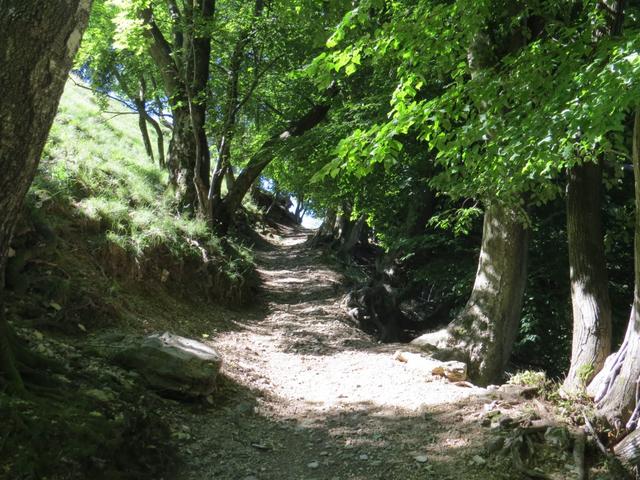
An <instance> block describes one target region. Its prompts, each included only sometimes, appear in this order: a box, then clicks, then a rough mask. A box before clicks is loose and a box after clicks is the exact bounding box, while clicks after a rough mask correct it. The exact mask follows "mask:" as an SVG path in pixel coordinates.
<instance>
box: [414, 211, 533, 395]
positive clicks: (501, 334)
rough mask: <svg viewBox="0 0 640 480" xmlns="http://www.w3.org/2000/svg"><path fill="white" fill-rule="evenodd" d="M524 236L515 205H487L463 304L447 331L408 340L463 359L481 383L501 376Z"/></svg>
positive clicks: (521, 276) (512, 333) (516, 307)
mask: <svg viewBox="0 0 640 480" xmlns="http://www.w3.org/2000/svg"><path fill="white" fill-rule="evenodd" d="M528 237H529V235H528V231H527V230H526V229H525V227H524V225H523V224H522V221H521V220H520V219H519V218H518V217H517V215H516V213H515V212H514V211H513V210H511V209H509V208H505V207H503V206H500V205H495V204H494V205H490V206H489V207H487V210H486V211H485V215H484V228H483V233H482V248H481V250H480V259H479V261H478V271H477V273H476V279H475V282H474V285H473V290H472V292H471V295H470V297H469V300H468V301H467V304H466V306H465V308H464V310H463V311H462V313H461V314H460V315H459V316H458V318H456V319H455V320H454V321H453V322H452V323H451V324H450V325H449V327H448V328H447V329H446V330H445V331H440V332H435V333H432V334H426V335H423V336H422V337H418V338H417V339H415V340H414V341H413V342H412V343H414V344H415V345H418V346H423V347H428V348H430V347H435V348H436V349H438V350H440V351H439V354H440V355H441V356H442V357H449V358H455V359H458V360H461V361H464V362H467V364H468V367H469V376H470V377H471V379H472V380H473V381H475V382H476V383H478V384H480V385H487V384H489V383H492V382H495V381H498V380H500V378H501V376H502V375H503V373H504V369H505V367H506V365H507V362H508V361H509V357H510V355H511V350H512V348H513V343H514V342H515V339H516V336H517V334H518V329H519V326H520V313H521V310H522V297H523V293H524V287H525V283H526V272H527V244H528Z"/></svg>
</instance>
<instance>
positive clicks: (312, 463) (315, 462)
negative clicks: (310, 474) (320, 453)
mask: <svg viewBox="0 0 640 480" xmlns="http://www.w3.org/2000/svg"><path fill="white" fill-rule="evenodd" d="M319 466H320V462H318V461H315V460H314V461H313V462H311V463H308V464H307V467H309V468H318V467H319Z"/></svg>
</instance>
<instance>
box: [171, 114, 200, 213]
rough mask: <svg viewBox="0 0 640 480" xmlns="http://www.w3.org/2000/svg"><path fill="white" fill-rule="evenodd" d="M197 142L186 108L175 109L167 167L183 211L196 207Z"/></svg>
mask: <svg viewBox="0 0 640 480" xmlns="http://www.w3.org/2000/svg"><path fill="white" fill-rule="evenodd" d="M195 158H196V142H195V136H194V134H193V128H192V125H191V114H190V113H189V109H188V108H185V107H179V108H178V107H176V108H174V109H173V128H172V130H171V140H169V152H168V155H167V166H168V167H169V179H170V181H171V184H172V185H173V186H174V188H175V191H176V199H177V200H178V204H179V205H180V208H181V209H182V210H194V209H195V207H196V203H197V199H196V188H195V184H194V182H193V173H194V169H195Z"/></svg>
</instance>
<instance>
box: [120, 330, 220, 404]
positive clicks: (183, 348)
mask: <svg viewBox="0 0 640 480" xmlns="http://www.w3.org/2000/svg"><path fill="white" fill-rule="evenodd" d="M114 347H116V348H114V349H113V350H112V351H113V352H115V353H114V354H113V355H112V359H113V360H114V361H115V362H116V363H118V364H120V365H122V366H123V367H126V368H130V369H133V370H135V371H136V372H138V373H139V374H140V375H141V376H142V378H143V379H144V380H145V381H146V382H147V383H148V385H149V386H150V387H151V388H153V389H154V390H158V391H159V392H161V393H169V394H179V395H183V396H189V397H199V396H207V395H209V394H211V393H212V392H213V391H214V390H215V387H216V380H217V377H218V373H219V372H220V367H221V366H222V358H221V357H220V355H218V353H217V352H216V351H215V350H214V349H213V348H211V347H209V346H208V345H205V344H204V343H201V342H198V341H196V340H192V339H189V338H184V337H180V336H178V335H174V334H172V333H169V332H165V333H163V334H155V335H150V336H148V337H134V338H131V337H125V339H123V340H122V341H121V342H119V345H114Z"/></svg>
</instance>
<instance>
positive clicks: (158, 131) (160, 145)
mask: <svg viewBox="0 0 640 480" xmlns="http://www.w3.org/2000/svg"><path fill="white" fill-rule="evenodd" d="M146 120H147V122H149V123H150V124H151V126H152V127H153V129H154V130H155V131H156V144H157V145H158V165H160V167H163V168H164V166H165V164H166V160H165V158H164V133H163V132H162V128H160V124H159V123H158V122H157V121H156V119H155V118H153V117H152V116H151V115H149V114H148V113H147V114H146Z"/></svg>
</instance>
